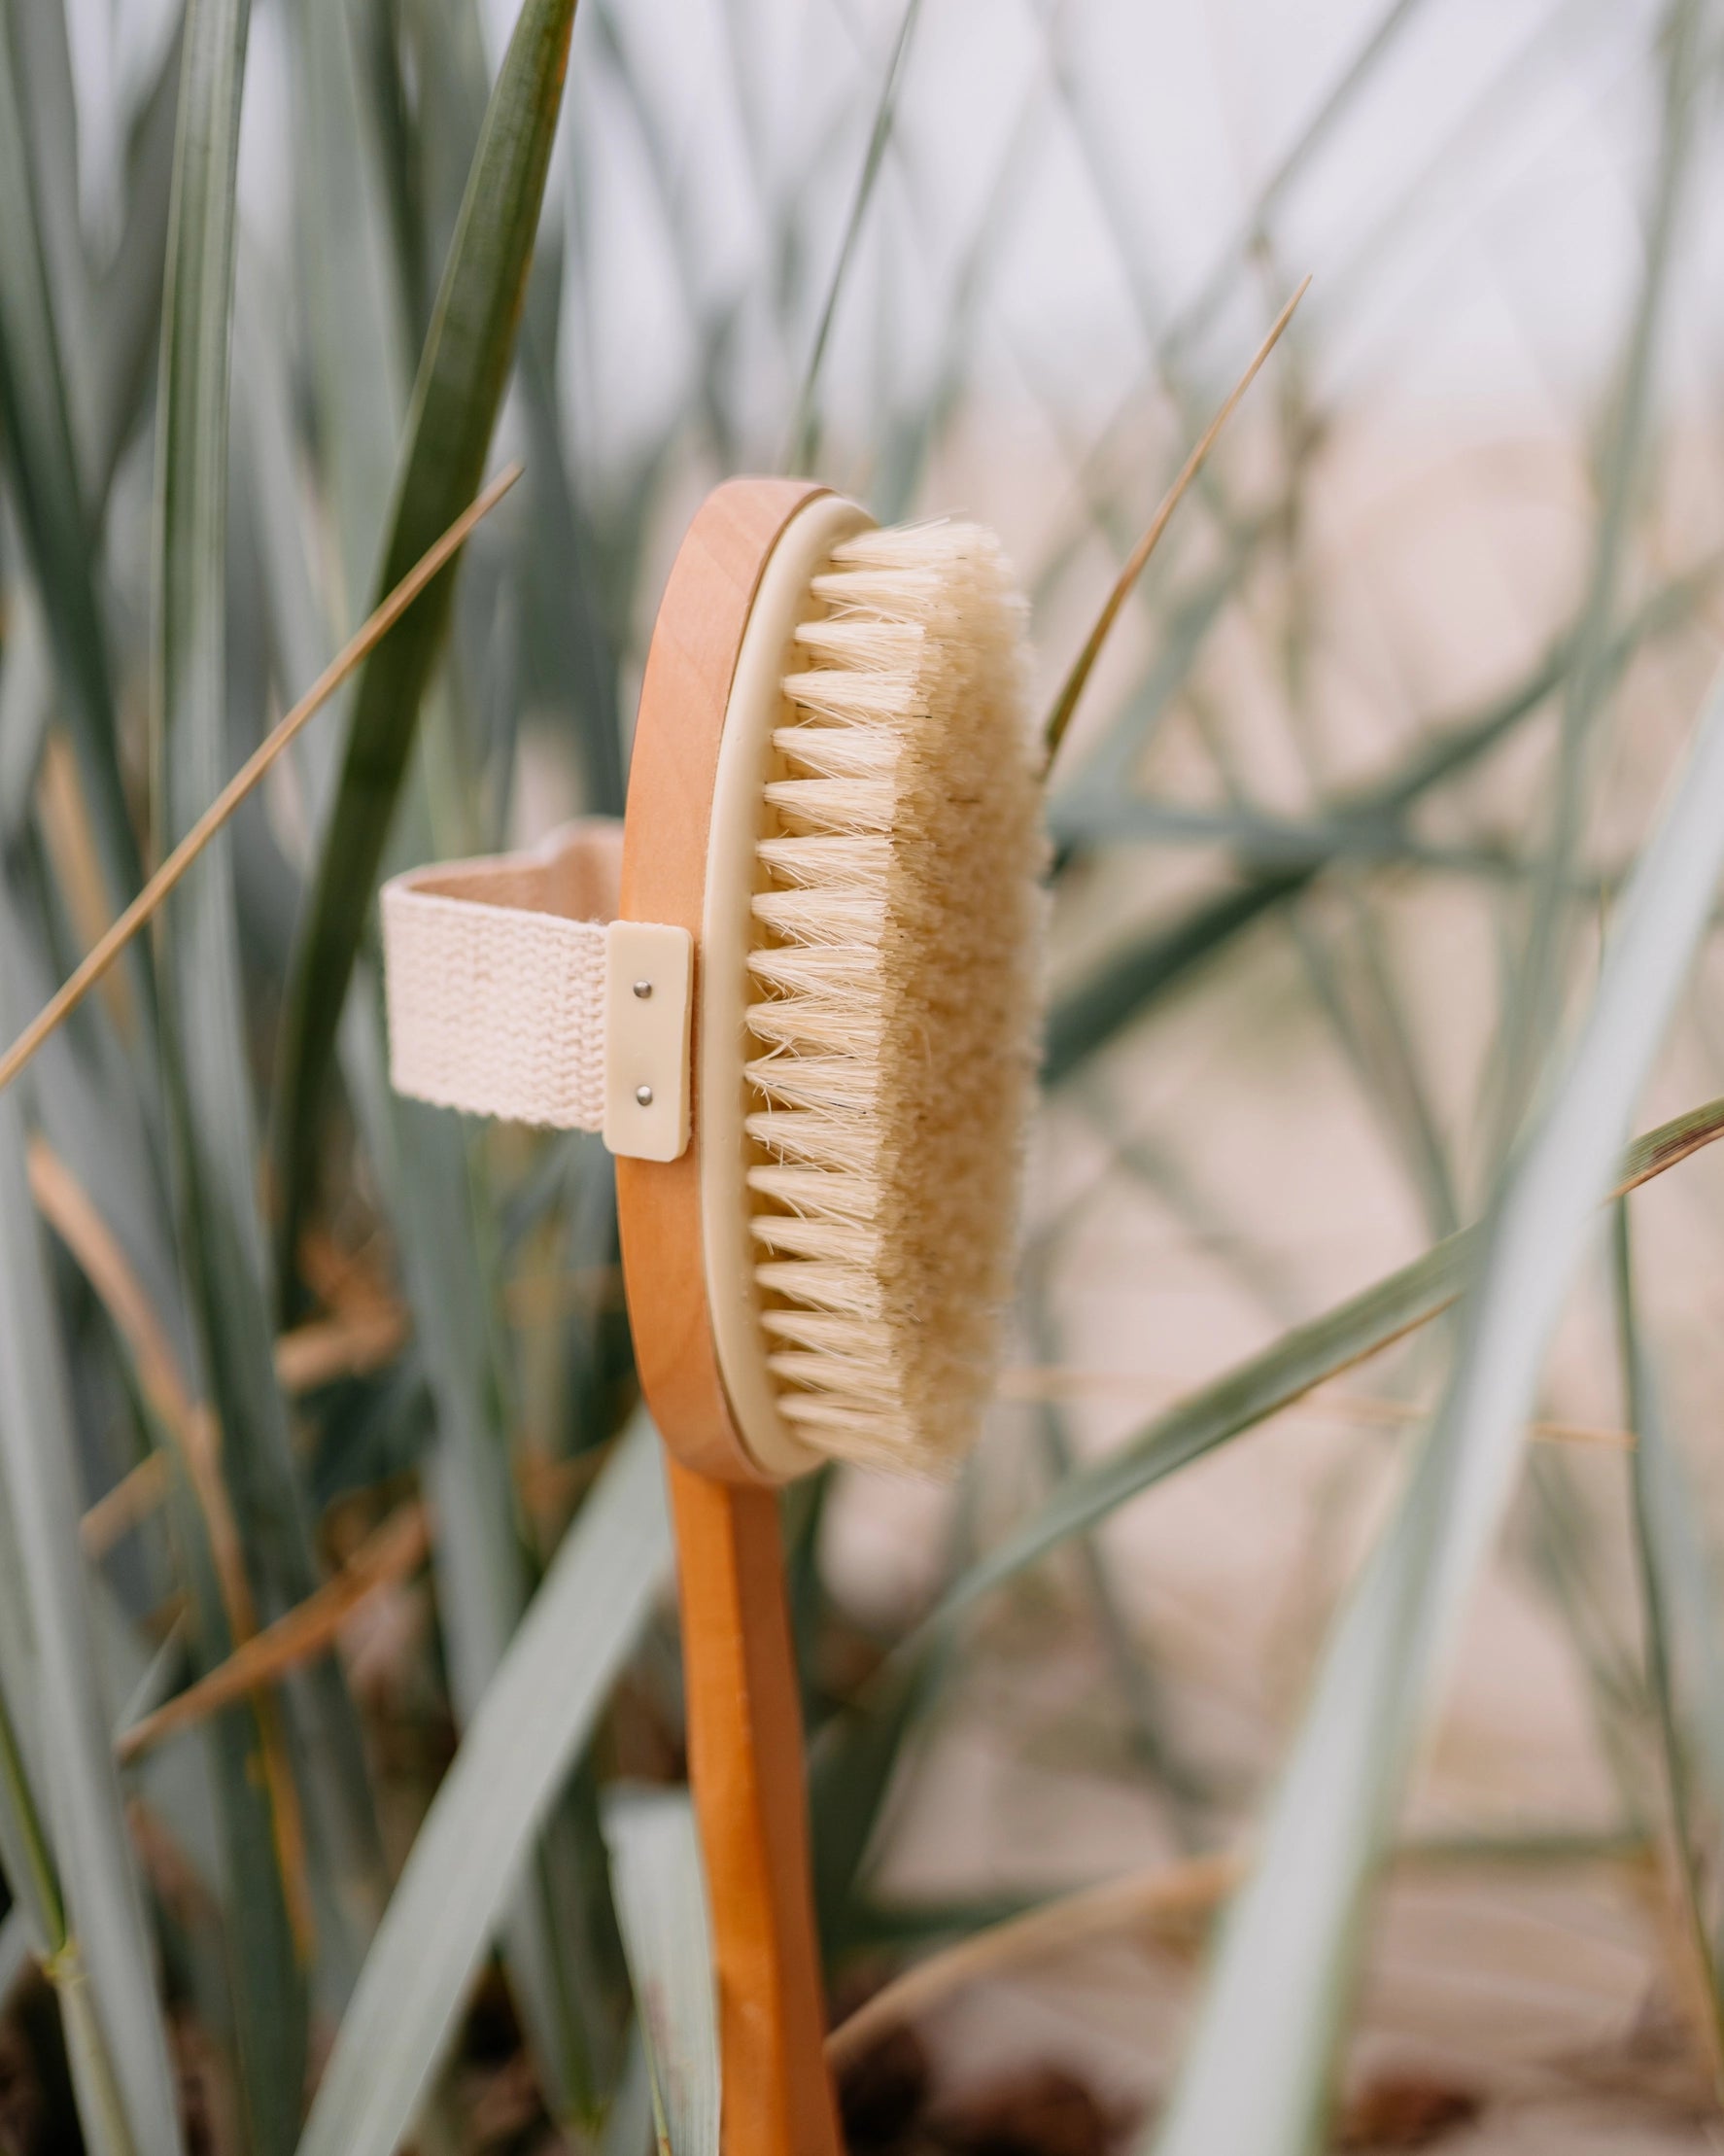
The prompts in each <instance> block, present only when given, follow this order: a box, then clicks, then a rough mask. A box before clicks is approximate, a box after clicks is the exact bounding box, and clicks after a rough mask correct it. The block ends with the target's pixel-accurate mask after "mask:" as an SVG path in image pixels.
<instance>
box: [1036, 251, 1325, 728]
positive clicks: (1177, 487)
mask: <svg viewBox="0 0 1724 2156" xmlns="http://www.w3.org/2000/svg"><path fill="white" fill-rule="evenodd" d="M1310 283H1311V280H1310V278H1309V277H1307V278H1306V279H1305V280H1304V282H1303V283H1302V284H1301V285H1300V286H1299V289H1298V291H1297V292H1295V293H1294V294H1293V297H1292V298H1291V299H1290V300H1289V301H1288V303H1287V305H1286V306H1285V307H1283V308H1282V310H1281V312H1280V313H1279V314H1278V315H1277V316H1276V317H1275V320H1274V322H1273V323H1272V324H1271V325H1270V329H1269V333H1268V335H1267V336H1266V337H1264V339H1263V341H1262V343H1261V344H1259V346H1258V348H1257V351H1256V353H1255V354H1254V355H1253V358H1252V362H1251V365H1249V366H1248V367H1247V368H1246V370H1245V372H1244V373H1243V374H1242V375H1241V376H1240V377H1239V379H1238V381H1237V382H1235V383H1234V385H1233V388H1232V391H1231V393H1230V394H1229V395H1228V397H1227V400H1226V401H1225V403H1224V404H1223V406H1222V408H1221V410H1220V411H1218V412H1217V413H1216V415H1215V417H1214V418H1213V419H1212V420H1211V421H1210V423H1209V425H1208V426H1207V427H1206V428H1205V429H1204V430H1203V432H1202V434H1201V435H1199V436H1198V438H1197V443H1196V446H1195V447H1194V448H1193V449H1192V451H1191V454H1190V456H1189V457H1188V458H1187V459H1186V461H1185V463H1184V465H1183V466H1182V467H1181V468H1180V472H1179V476H1178V477H1177V478H1176V479H1175V480H1174V482H1173V484H1172V486H1170V487H1169V488H1168V490H1167V492H1166V493H1165V494H1164V495H1163V496H1162V497H1161V503H1160V506H1159V507H1158V508H1157V509H1156V511H1155V515H1154V516H1153V517H1151V519H1150V526H1149V530H1148V531H1147V532H1145V534H1144V536H1143V538H1142V539H1139V540H1138V542H1137V544H1136V545H1135V546H1134V547H1133V548H1132V550H1131V552H1130V554H1129V556H1128V557H1127V559H1126V563H1125V567H1124V568H1123V569H1122V570H1121V572H1120V574H1119V575H1118V576H1117V577H1116V578H1115V580H1114V588H1113V590H1112V591H1110V592H1109V593H1108V595H1107V598H1106V599H1105V600H1104V601H1103V603H1102V609H1101V611H1100V613H1098V614H1097V615H1096V617H1095V624H1094V627H1093V628H1091V630H1090V632H1089V634H1088V636H1087V637H1086V639H1085V642H1084V648H1083V649H1082V650H1081V651H1080V652H1079V653H1078V656H1077V659H1076V661H1075V662H1074V663H1073V666H1072V670H1071V672H1070V673H1069V674H1068V675H1067V676H1066V678H1065V680H1064V682H1063V684H1062V685H1061V687H1060V691H1059V694H1058V696H1057V697H1056V698H1055V700H1054V705H1053V709H1052V712H1051V713H1049V717H1048V727H1047V760H1048V762H1049V763H1052V761H1053V758H1054V756H1055V755H1056V754H1057V752H1058V749H1059V745H1060V743H1061V742H1062V741H1063V740H1064V739H1065V734H1066V729H1067V727H1069V726H1070V724H1071V722H1072V713H1074V712H1075V711H1076V710H1077V708H1078V700H1079V698H1080V697H1081V696H1082V695H1083V693H1084V690H1085V687H1086V683H1087V682H1088V679H1089V677H1090V674H1091V673H1092V672H1093V671H1094V667H1095V662H1096V660H1097V659H1098V658H1100V656H1101V649H1102V645H1103V644H1104V643H1106V642H1107V641H1108V636H1109V634H1110V632H1111V631H1112V629H1113V626H1114V623H1115V622H1116V621H1117V620H1118V619H1119V616H1120V609H1121V607H1123V606H1124V604H1125V602H1126V600H1127V599H1129V598H1130V596H1131V587H1132V586H1133V585H1134V584H1135V583H1136V582H1137V579H1138V578H1139V577H1140V576H1141V575H1142V574H1143V573H1144V569H1145V566H1146V564H1147V563H1148V561H1149V558H1150V556H1151V555H1152V554H1153V553H1154V552H1155V548H1156V547H1157V546H1158V545H1159V544H1160V541H1161V535H1162V533H1163V532H1165V531H1166V529H1167V527H1168V524H1169V523H1170V522H1171V520H1172V517H1173V512H1174V510H1175V509H1177V508H1178V507H1179V505H1180V503H1181V502H1182V501H1183V500H1184V499H1185V494H1186V490H1187V488H1189V487H1190V484H1191V481H1192V480H1193V479H1194V478H1196V476H1197V474H1198V472H1199V471H1201V470H1202V469H1203V464H1204V460H1205V459H1206V458H1207V457H1208V455H1209V452H1210V451H1211V450H1212V449H1213V448H1214V447H1215V444H1216V441H1217V438H1218V437H1219V435H1220V434H1221V431H1222V429H1223V428H1224V426H1225V425H1226V424H1227V422H1228V420H1229V419H1231V418H1232V416H1233V413H1234V410H1235V409H1236V407H1237V406H1238V403H1239V400H1240V399H1241V398H1242V397H1243V396H1244V395H1245V393H1246V391H1247V390H1248V389H1250V387H1251V385H1252V383H1253V382H1254V381H1255V380H1256V379H1257V375H1258V369H1259V367H1260V366H1261V365H1262V364H1263V362H1264V361H1265V360H1266V359H1267V358H1268V357H1269V354H1270V353H1271V352H1273V351H1274V349H1275V347H1276V345H1277V344H1279V343H1280V341H1281V332H1282V331H1283V330H1285V329H1286V328H1287V326H1288V324H1289V323H1290V322H1291V321H1292V320H1293V309H1294V308H1295V307H1296V306H1297V305H1298V303H1299V301H1300V300H1301V299H1303V298H1304V296H1305V294H1306V292H1307V290H1308V289H1309V287H1310Z"/></svg>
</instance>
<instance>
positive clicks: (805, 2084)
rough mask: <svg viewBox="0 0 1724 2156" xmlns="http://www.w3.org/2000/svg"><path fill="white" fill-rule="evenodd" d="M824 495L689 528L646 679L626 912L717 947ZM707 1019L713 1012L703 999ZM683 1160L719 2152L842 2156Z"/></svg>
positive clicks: (675, 1215)
mask: <svg viewBox="0 0 1724 2156" xmlns="http://www.w3.org/2000/svg"><path fill="white" fill-rule="evenodd" d="M821 491H822V490H821V489H819V488H817V487H813V486H810V485H809V484H808V483H807V482H805V481H800V480H783V479H740V480H732V481H730V482H729V483H728V484H727V485H725V486H722V487H719V488H718V489H717V490H716V491H715V492H714V493H713V494H711V495H709V496H708V497H707V503H706V504H705V506H704V507H703V508H702V509H701V511H700V513H699V514H698V515H697V516H696V518H695V520H694V523H693V524H692V525H691V526H690V528H689V532H688V536H687V537H686V538H685V539H684V540H683V542H682V546H681V548H680V550H679V551H678V553H677V556H676V560H675V563H674V565H673V566H672V571H671V577H670V582H669V584H668V585H667V587H666V591H665V597H664V600H663V602H662V604H661V605H660V608H659V615H658V621H657V623H656V625H655V627H654V629H653V636H652V645H651V648H650V650H649V652H648V654H647V661H646V672H645V676H644V678H643V679H642V682H641V689H640V711H639V716H638V720H637V723H636V728H635V748H634V755H633V758H632V761H631V764H630V769H629V803H628V816H627V819H626V823H625V827H624V837H623V876H622V913H623V916H624V918H625V919H628V920H633V921H659V922H672V923H673V924H677V925H680V926H682V927H685V928H687V929H688V930H689V931H690V933H691V934H692V935H693V936H694V938H695V946H696V948H695V967H696V974H697V978H698V975H699V971H700V967H701V963H702V956H701V951H700V938H701V928H702V915H703V906H704V900H705V894H706V883H707V832H708V827H709V824H710V819H711V810H712V787H713V780H714V775H715V773H716V770H717V764H718V743H719V738H720V736H721V734H722V732H723V729H724V714H725V707H726V705H727V703H728V702H729V698H730V689H731V680H732V677H733V676H734V674H735V672H736V666H737V656H738V653H739V652H740V650H741V643H742V635H743V631H744V630H745V629H746V627H747V624H748V614H749V609H750V608H751V607H752V605H753V602H754V595H755V592H756V591H757V589H758V588H759V584H760V578H761V574H762V571H763V570H764V568H765V566H766V563H767V561H768V559H769V557H770V556H771V554H772V551H773V548H774V546H775V545H776V542H777V540H778V538H779V536H780V534H781V533H782V532H783V530H784V527H785V526H786V525H787V524H788V523H789V521H790V519H791V518H792V517H793V516H794V515H795V514H796V512H797V511H798V509H800V508H801V507H802V506H803V504H805V503H806V502H808V501H809V500H810V498H811V497H812V496H814V495H815V494H818V493H819V492H821ZM696 1012H697V1016H696V1021H695V1023H696V1026H697V1027H698V1026H699V1023H700V1021H699V1015H698V1014H699V1000H698V996H697V1002H696ZM699 1069H700V1062H699V1055H698V1044H697V1054H696V1061H695V1070H696V1074H697V1075H696V1095H695V1100H694V1143H693V1145H691V1147H690V1148H689V1150H688V1152H687V1153H685V1154H684V1155H683V1157H682V1159H681V1160H679V1161H672V1162H668V1163H667V1162H657V1161H637V1160H619V1161H618V1162H617V1164H616V1170H617V1220H618V1227H619V1229H620V1232H621V1239H622V1250H623V1276H624V1281H625V1285H626V1288H627V1293H628V1299H629V1318H630V1323H631V1326H632V1328H633V1331H634V1336H635V1353H636V1361H637V1363H638V1368H639V1372H640V1382H641V1386H642V1388H643V1389H644V1391H645V1394H646V1399H647V1404H648V1406H649V1407H650V1408H651V1409H652V1412H653V1417H654V1419H655V1421H656V1422H657V1423H658V1426H659V1430H660V1432H661V1434H662V1435H663V1437H664V1440H665V1443H666V1447H667V1449H668V1450H669V1452H670V1454H671V1460H670V1476H671V1494H672V1512H673V1515H674V1520H675V1527H676V1547H677V1568H678V1580H679V1593H680V1597H681V1604H682V1654H683V1667H684V1671H685V1673H686V1690H687V1697H688V1727H689V1780H690V1782H691V1783H692V1785H693V1789H694V1799H695V1811H696V1814H697V1816H698V1818H699V1821H700V1828H701V1844H702V1849H703V1852H704V1854H705V1857H706V1867H707V1896H708V1899H709V1902H710V1906H711V1915H712V1936H713V1951H714V1956H715V1959H716V1962H717V1974H718V2006H719V2047H720V2061H721V2066H722V2070H723V2076H724V2115H723V2147H724V2156H839V2152H840V2148H841V2142H840V2139H839V2131H838V2121H837V2113H836V2109H835V2106H834V2104H833V2097H832V2084H831V2079H830V2076H829V2075H828V2073H827V2070H826V2061H825V2054H824V2047H823V2039H824V2034H825V2010H824V2003H823V2000H822V1992H821V1982H820V1957H819V1951H818V1947H817V1944H816V1940H815V1933H814V1912H813V1896H812V1894H811V1891H810V1882H809V1840H808V1816H807V1798H806V1793H805V1787H804V1766H803V1753H802V1714H801V1708H800V1704H799V1701H798V1697H797V1680H796V1665H795V1658H794V1655H793V1653H792V1651H791V1641H790V1620H789V1615H788V1612H787V1610H786V1608H785V1603H784V1581H783V1554H782V1548H781V1545H780V1539H779V1526H778V1499H777V1492H776V1489H775V1488H774V1487H772V1486H771V1485H770V1484H769V1483H767V1482H766V1481H765V1479H764V1478H763V1476H762V1473H761V1470H760V1469H759V1468H758V1467H757V1466H756V1465H755V1464H754V1462H753V1460H752V1459H751V1457H750V1455H749V1453H748V1451H747V1448H746V1446H745V1445H744V1444H743V1443H742V1441H741V1437H740V1436H739V1435H738V1432H737V1429H736V1426H735V1423H734V1420H733V1418H732V1415H731V1411H730V1404H729V1402H728V1400H727V1399H726V1397H725V1391H724V1383H723V1379H722V1377H721V1376H720V1374H719V1369H718V1356H717V1349H716V1347H715V1345H714V1342H713V1339H712V1325H711V1317H710V1311H709V1306H708V1302H707V1279H706V1273H705V1268H704V1265H703V1260H702V1234H701V1210H700V1176H699V1165H698V1148H699V1146H700V1143H701V1104H700V1097H699V1084H698V1074H699Z"/></svg>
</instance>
